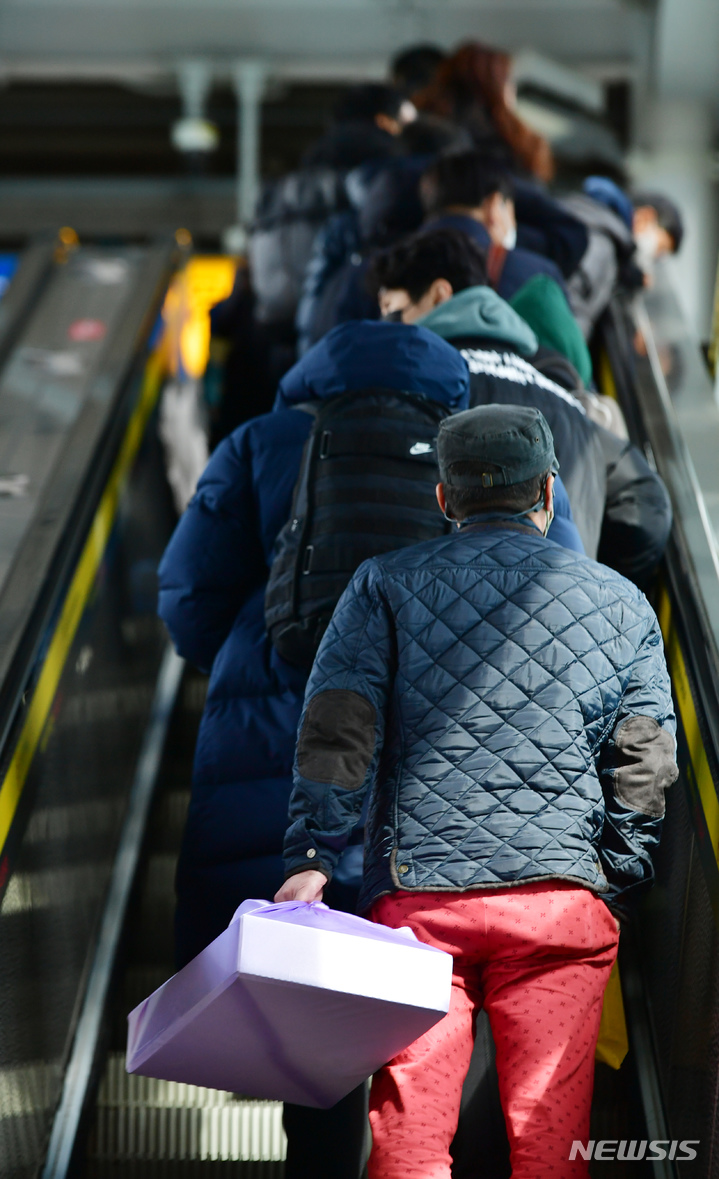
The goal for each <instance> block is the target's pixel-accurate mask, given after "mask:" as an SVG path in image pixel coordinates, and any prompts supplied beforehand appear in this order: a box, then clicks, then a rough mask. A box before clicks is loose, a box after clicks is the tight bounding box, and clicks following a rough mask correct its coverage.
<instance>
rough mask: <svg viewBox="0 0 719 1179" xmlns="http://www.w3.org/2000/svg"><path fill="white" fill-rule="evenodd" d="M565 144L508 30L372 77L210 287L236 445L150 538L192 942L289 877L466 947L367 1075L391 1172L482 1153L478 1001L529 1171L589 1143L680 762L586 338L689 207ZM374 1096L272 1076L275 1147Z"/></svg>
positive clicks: (302, 1138) (649, 548) (182, 908)
mask: <svg viewBox="0 0 719 1179" xmlns="http://www.w3.org/2000/svg"><path fill="white" fill-rule="evenodd" d="M554 176H555V161H554V159H553V155H552V151H551V149H550V146H549V144H548V143H547V142H546V141H545V140H544V139H543V138H542V137H541V136H539V135H537V134H536V133H535V132H534V131H532V130H531V129H530V128H529V127H527V126H526V125H525V124H524V123H523V122H522V121H521V119H520V117H519V115H518V114H517V111H516V94H515V89H514V85H513V81H512V61H511V58H509V57H508V56H507V55H505V54H502V53H498V52H495V51H492V50H489V49H487V48H485V47H484V46H480V45H476V44H471V45H465V46H463V47H461V48H460V49H459V50H458V51H457V52H456V53H454V54H451V55H449V56H447V55H445V54H443V53H441V52H440V51H439V50H438V49H435V48H433V47H430V46H426V47H418V48H416V49H413V50H411V51H409V52H407V53H405V54H402V55H400V57H399V58H398V59H397V60H396V61H395V62H394V63H393V70H392V79H391V82H389V83H387V84H386V85H367V86H361V87H357V88H355V89H353V90H351V91H349V92H348V94H347V95H346V98H345V99H344V100H343V102H342V104H341V106H340V107H339V108H338V110H337V112H336V117H335V120H334V122H333V125H332V126H331V127H330V129H329V130H328V132H327V134H326V135H325V136H324V137H323V138H322V139H321V140H320V141H319V142H318V143H317V144H315V145H314V147H313V148H312V149H311V150H310V152H309V153H308V155H307V157H306V159H305V161H304V163H303V166H302V168H301V169H300V170H299V171H298V172H296V173H293V174H292V175H291V176H288V177H286V178H285V179H283V180H282V181H280V182H279V183H274V184H273V185H270V186H269V187H268V189H267V191H266V193H265V194H264V195H263V198H262V200H261V202H260V206H259V209H258V215H257V219H256V223H255V226H254V230H253V232H252V236H251V243H250V250H249V269H248V270H244V269H243V270H241V271H240V272H239V275H238V282H237V285H236V288H235V291H234V292H233V294H232V296H231V298H230V299H229V300H227V301H226V302H225V303H224V304H223V305H220V306H218V307H217V308H215V309H214V311H213V313H212V321H213V333H214V337H215V339H221V340H223V341H224V342H225V345H226V346H225V347H224V350H223V351H222V355H223V361H224V366H225V367H224V392H223V395H222V397H221V398H219V399H216V404H215V405H214V407H213V438H212V443H213V445H214V446H215V449H214V452H213V454H212V456H211V458H210V461H209V463H208V466H207V468H206V470H205V473H204V474H203V476H202V478H201V480H200V482H199V485H198V488H197V491H196V494H195V495H194V497H193V499H192V500H191V502H190V504H189V506H188V507H187V510H186V511H185V513H184V515H183V516H182V518H181V520H180V522H179V524H178V527H177V529H176V532H175V534H174V536H173V538H172V540H171V542H170V545H169V547H168V550H167V552H166V554H165V557H164V559H163V563H162V566H161V570H160V612H161V615H162V617H163V618H164V620H165V622H166V624H167V626H168V628H169V630H170V633H171V635H172V637H173V640H174V642H175V644H176V646H177V649H178V651H179V652H180V653H181V654H182V655H183V656H184V657H185V658H187V659H188V660H189V661H190V662H191V663H193V664H195V665H196V666H197V667H199V668H201V669H203V670H205V671H207V672H208V673H209V674H210V680H209V690H208V695H207V703H206V707H205V711H204V714H203V718H202V722H201V726H200V732H199V737H198V742H197V751H196V757H195V767H194V778H193V791H192V798H191V803H190V809H189V814H188V819H187V825H186V830H185V836H184V841H183V846H182V850H181V855H180V861H179V866H178V872H177V898H178V903H177V922H176V942H177V959H178V966H179V965H183V964H184V963H185V962H187V961H189V960H190V959H191V958H192V957H194V956H195V955H196V954H197V953H198V952H199V951H200V950H201V949H202V948H203V947H204V946H206V945H207V944H208V943H209V942H210V941H211V940H212V939H213V938H215V937H216V936H218V935H219V934H220V933H221V932H222V930H223V929H224V928H225V927H226V925H227V924H228V922H229V921H230V919H231V917H232V914H233V912H234V911H235V909H236V908H237V906H238V905H239V904H240V903H241V902H242V901H243V900H245V899H246V898H248V897H265V898H268V897H273V896H276V897H277V899H278V900H280V901H282V900H293V901H315V900H319V899H320V898H324V900H325V901H326V902H327V903H329V904H331V905H334V906H336V907H339V908H344V909H346V910H352V911H358V912H360V913H362V914H363V915H365V916H369V917H370V918H371V919H372V920H376V921H380V922H382V923H384V924H387V925H392V926H397V925H409V926H410V927H411V928H412V929H414V931H415V932H416V934H417V936H418V937H419V938H421V939H422V940H424V941H427V942H429V943H430V944H432V945H435V946H439V947H441V948H443V949H445V950H447V951H448V952H450V953H451V954H452V955H453V956H454V959H455V975H454V980H453V984H454V985H453V995H452V1005H451V1008H450V1013H449V1015H448V1016H447V1018H446V1019H445V1020H443V1021H441V1022H440V1023H439V1024H438V1025H437V1027H436V1028H435V1029H433V1030H432V1031H431V1032H430V1033H428V1034H427V1035H426V1036H424V1037H422V1038H421V1039H420V1040H419V1041H417V1043H416V1044H415V1045H413V1046H412V1047H411V1048H410V1049H408V1050H407V1051H406V1052H405V1053H403V1054H401V1056H399V1057H398V1058H397V1059H396V1060H394V1061H391V1062H389V1063H388V1065H387V1066H386V1068H384V1069H382V1070H381V1071H380V1073H379V1074H377V1076H376V1077H375V1078H374V1081H373V1084H372V1089H371V1097H370V1121H371V1126H372V1151H371V1155H370V1157H369V1163H368V1167H369V1175H370V1179H400V1177H403V1179H404V1177H408V1176H418V1177H426V1179H430V1177H431V1179H440V1177H441V1176H448V1175H449V1174H450V1168H451V1166H452V1156H453V1153H454V1166H455V1171H454V1173H455V1174H470V1173H476V1174H479V1170H478V1169H477V1170H476V1171H472V1169H471V1167H472V1165H471V1163H470V1164H468V1163H467V1160H465V1161H464V1164H462V1163H461V1160H459V1159H458V1157H457V1151H456V1150H454V1148H453V1145H452V1144H453V1138H454V1136H455V1132H456V1130H457V1126H458V1120H459V1111H460V1096H461V1091H462V1084H463V1081H464V1078H465V1074H466V1073H467V1069H468V1067H469V1061H470V1056H471V1053H472V1038H473V1030H472V1029H473V1020H474V1019H476V1015H477V1012H478V1010H479V1009H480V1008H484V1010H485V1011H486V1012H487V1014H488V1016H489V1021H490V1024H491V1028H492V1033H493V1036H494V1041H495V1045H496V1062H497V1074H498V1078H499V1094H500V1099H501V1105H502V1110H503V1113H504V1118H505V1121H506V1128H507V1135H508V1140H509V1150H510V1154H509V1156H508V1157H509V1158H510V1159H511V1164H509V1163H508V1165H511V1173H512V1175H514V1176H516V1177H521V1179H542V1177H543V1176H547V1179H549V1176H551V1177H552V1179H564V1177H567V1179H568V1177H570V1176H579V1175H584V1174H586V1171H587V1164H586V1163H585V1162H584V1161H583V1159H582V1157H581V1155H579V1156H576V1157H575V1159H574V1160H570V1157H569V1153H570V1152H569V1147H570V1146H571V1143H572V1141H573V1140H576V1139H584V1140H586V1138H587V1137H588V1132H589V1131H588V1126H589V1121H588V1119H589V1110H590V1103H591V1093H592V1077H593V1054H594V1046H595V1043H596V1039H597V1033H598V1027H599V1016H600V1012H601V1005H602V996H603V991H604V986H605V984H606V980H607V978H608V975H609V972H610V970H611V968H612V965H613V963H614V960H615V957H616V951H617V943H618V937H619V933H618V926H619V918H621V917H622V916H623V914H624V913H625V912H626V911H627V906H628V905H631V903H632V900H633V897H634V896H635V894H637V893H639V892H640V891H641V890H642V888H644V887H646V885H647V884H648V883H649V882H650V881H651V878H652V865H651V853H652V850H653V848H654V847H655V846H656V843H657V841H658V838H659V832H660V829H661V821H662V815H663V811H664V791H665V789H666V788H667V786H669V785H670V784H671V782H672V781H673V780H674V777H675V776H676V767H675V765H674V754H675V745H674V718H673V713H672V703H671V693H670V690H669V682H668V677H667V671H666V666H665V663H664V656H663V650H662V643H661V636H660V633H659V630H658V627H657V622H656V618H655V616H654V613H653V611H652V608H651V606H650V605H649V602H648V600H647V598H646V597H645V592H646V593H650V592H651V588H652V583H653V577H654V573H655V570H656V568H657V565H658V562H659V561H660V559H661V556H662V553H663V551H664V547H665V545H666V542H667V539H668V535H669V530H670V526H671V509H670V505H669V500H668V497H667V493H666V490H665V488H664V486H663V484H662V482H661V480H660V479H659V477H658V476H657V474H656V473H655V472H654V471H653V470H652V469H651V468H650V466H649V465H648V464H647V462H646V460H645V458H644V455H643V454H642V453H641V451H640V450H639V449H637V448H636V447H635V446H634V445H632V443H631V442H630V441H629V439H628V437H627V432H626V427H625V425H624V422H623V419H622V416H621V413H620V412H619V409H618V407H617V405H616V403H615V402H613V401H611V400H610V399H609V398H606V397H602V396H601V395H600V394H599V393H598V392H597V390H596V387H595V381H594V365H593V357H594V356H595V355H596V344H597V336H598V330H597V325H599V329H600V330H601V318H602V315H603V314H604V312H605V310H606V307H607V305H608V303H609V301H610V299H611V298H612V296H613V295H614V294H615V292H616V291H617V290H618V289H621V288H624V289H628V290H631V289H633V288H635V287H637V286H639V285H641V283H642V282H646V281H650V280H651V270H652V267H653V265H654V263H655V261H656V259H657V257H659V256H660V255H661V254H662V253H666V252H671V251H675V250H677V249H678V248H679V246H680V244H681V238H682V224H681V218H680V216H679V214H678V212H677V210H676V209H675V208H674V206H673V205H672V204H671V203H670V202H668V201H667V200H665V199H664V198H662V197H660V196H658V195H653V194H643V195H635V196H634V197H632V196H630V195H628V194H627V193H626V192H625V191H623V190H622V189H621V188H619V187H618V186H617V185H616V184H615V183H614V182H613V181H611V180H609V179H607V178H605V177H598V176H593V177H588V178H587V180H586V181H585V183H584V186H583V189H582V191H581V192H578V193H570V194H565V195H564V196H561V197H560V196H558V195H556V193H552V192H550V191H549V190H548V188H547V184H548V183H549V182H551V181H552V180H553V178H554ZM435 497H436V498H435ZM600 562H601V563H600ZM366 1100H367V1097H366V1092H365V1088H364V1086H362V1087H360V1088H359V1089H358V1090H356V1091H355V1092H353V1093H351V1094H349V1096H348V1097H347V1098H345V1099H344V1100H343V1101H342V1102H340V1103H339V1104H338V1105H337V1106H335V1107H334V1108H333V1109H331V1110H327V1111H320V1110H308V1109H301V1108H298V1107H292V1106H286V1107H285V1128H286V1130H287V1136H288V1157H287V1165H286V1175H287V1179H305V1177H309V1176H310V1175H311V1176H313V1179H317V1176H319V1177H320V1179H358V1177H359V1175H360V1173H361V1170H362V1167H363V1166H364V1163H365V1159H364V1153H365V1139H366V1134H365V1129H366V1123H367V1107H366ZM464 1137H465V1138H466V1137H467V1136H466V1135H464ZM479 1145H480V1144H478V1146H479ZM575 1154H576V1152H575Z"/></svg>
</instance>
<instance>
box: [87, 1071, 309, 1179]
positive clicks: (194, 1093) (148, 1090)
mask: <svg viewBox="0 0 719 1179" xmlns="http://www.w3.org/2000/svg"><path fill="white" fill-rule="evenodd" d="M285 1151H286V1140H285V1135H284V1131H283V1129H282V1105H281V1104H280V1103H279V1102H275V1101H253V1100H250V1099H247V1098H243V1097H239V1096H237V1095H236V1094H233V1093H224V1092H220V1091H218V1090H215V1089H201V1088H197V1087H196V1086H194V1085H181V1084H177V1083H176V1082H174V1081H156V1080H152V1079H151V1078H149V1077H139V1076H128V1074H127V1073H126V1072H125V1061H124V1056H123V1054H122V1053H119V1052H112V1053H110V1055H109V1056H108V1060H107V1065H106V1069H105V1074H104V1076H103V1079H102V1082H101V1084H100V1089H99V1092H98V1098H97V1120H96V1123H95V1127H94V1130H93V1133H92V1137H91V1140H90V1142H89V1149H88V1160H89V1172H88V1173H89V1174H90V1175H94V1176H98V1177H100V1176H110V1175H117V1176H119V1175H122V1176H123V1177H124V1176H125V1175H127V1176H130V1175H133V1176H134V1175H135V1174H137V1175H140V1174H142V1175H145V1174H147V1175H148V1176H149V1175H153V1176H155V1175H160V1174H163V1172H162V1171H161V1170H157V1169H155V1170H146V1171H138V1172H135V1171H134V1170H128V1169H123V1170H121V1171H120V1170H117V1169H114V1170H113V1167H115V1168H117V1165H119V1164H121V1163H122V1164H126V1163H131V1162H142V1163H143V1164H144V1165H147V1166H149V1165H150V1164H153V1165H155V1164H160V1163H169V1162H172V1163H173V1165H176V1164H179V1163H187V1164H190V1163H195V1162H202V1163H206V1164H212V1166H211V1167H210V1168H209V1170H208V1171H207V1174H208V1175H209V1174H211V1175H213V1176H214V1175H215V1174H216V1173H217V1174H224V1173H225V1172H224V1171H223V1172H215V1170H214V1164H216V1163H228V1164H229V1163H235V1164H236V1163H240V1162H241V1163H247V1164H257V1165H263V1166H262V1169H261V1170H257V1171H256V1172H254V1173H255V1174H256V1175H257V1177H258V1179H259V1177H260V1175H261V1176H262V1177H263V1179H270V1177H271V1176H279V1175H280V1174H281V1170H280V1169H278V1168H281V1164H282V1162H283V1160H284V1157H285ZM101 1164H102V1165H103V1167H105V1165H107V1166H106V1167H105V1169H98V1168H100V1165H101ZM273 1167H274V1170H273V1169H272V1168H273ZM108 1168H109V1169H108ZM191 1173H193V1172H191V1171H188V1172H187V1174H191ZM227 1173H228V1174H235V1172H230V1171H228V1172H227ZM172 1174H173V1175H174V1174H177V1175H179V1174H185V1172H184V1171H182V1172H180V1171H179V1170H176V1171H173V1172H172ZM198 1174H199V1172H198ZM237 1174H242V1175H243V1176H244V1175H245V1174H247V1175H249V1174H250V1172H249V1171H248V1172H245V1170H243V1171H241V1172H237Z"/></svg>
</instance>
